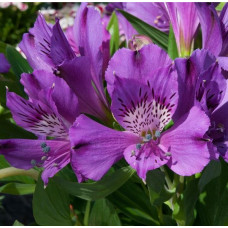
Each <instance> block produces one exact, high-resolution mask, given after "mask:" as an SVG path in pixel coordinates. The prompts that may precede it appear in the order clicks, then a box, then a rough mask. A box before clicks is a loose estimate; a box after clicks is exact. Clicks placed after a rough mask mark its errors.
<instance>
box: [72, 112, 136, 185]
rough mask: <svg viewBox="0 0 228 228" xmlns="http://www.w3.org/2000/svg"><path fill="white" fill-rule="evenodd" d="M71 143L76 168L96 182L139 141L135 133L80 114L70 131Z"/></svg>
mask: <svg viewBox="0 0 228 228" xmlns="http://www.w3.org/2000/svg"><path fill="white" fill-rule="evenodd" d="M70 140H71V145H72V147H73V149H72V167H73V169H74V170H75V172H76V173H80V174H82V175H83V176H84V177H86V178H89V179H93V180H96V181H97V180H99V179H101V177H102V176H103V175H104V174H105V173H106V172H107V171H108V170H109V169H110V167H111V166H112V165H113V164H114V163H116V162H117V161H118V160H120V159H121V158H122V157H123V152H124V150H125V149H126V148H127V147H128V146H129V145H131V144H135V143H137V142H139V140H140V139H139V137H137V136H135V135H134V134H132V133H129V132H120V131H116V130H113V129H109V128H107V127H105V126H103V125H100V124H98V123H96V122H95V121H93V120H91V119H89V118H88V117H86V116H84V115H81V116H79V117H78V118H77V120H76V121H75V124H74V125H73V127H72V128H71V129H70Z"/></svg>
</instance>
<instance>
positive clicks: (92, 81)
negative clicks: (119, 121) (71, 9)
mask: <svg viewBox="0 0 228 228" xmlns="http://www.w3.org/2000/svg"><path fill="white" fill-rule="evenodd" d="M66 34H67V36H68V39H69V42H68V40H67V38H66V36H65V34H64V32H63V31H62V29H61V27H60V25H59V21H58V20H57V21H56V23H55V25H49V24H47V23H46V21H45V19H44V18H43V16H42V15H39V16H38V18H37V20H36V22H35V24H34V27H33V28H32V29H30V30H29V33H26V34H24V36H23V40H22V42H21V43H20V45H19V46H20V48H21V49H22V51H23V52H24V53H25V55H26V57H27V59H28V62H29V63H30V65H31V66H32V67H33V68H34V69H45V70H48V71H50V72H54V74H56V75H57V76H59V77H62V78H63V79H64V80H65V81H66V82H67V83H68V85H69V86H70V87H71V89H72V90H73V91H74V93H75V94H76V95H77V97H78V101H79V106H80V110H81V112H82V113H86V114H90V115H93V116H95V117H97V118H99V119H100V120H102V121H103V122H108V120H109V118H110V111H109V104H108V102H107V100H106V96H105V93H104V88H103V79H104V72H105V70H106V68H107V64H108V61H109V39H108V36H107V31H106V32H105V31H104V27H103V25H102V21H101V16H100V14H99V12H98V11H97V10H95V9H94V8H93V7H88V6H87V4H86V3H82V4H81V6H80V8H79V9H78V12H77V16H76V18H75V23H74V26H73V29H72V28H71V29H69V30H68V32H67V33H66ZM95 34H96V35H95ZM70 44H71V45H70Z"/></svg>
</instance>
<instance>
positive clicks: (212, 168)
mask: <svg viewBox="0 0 228 228" xmlns="http://www.w3.org/2000/svg"><path fill="white" fill-rule="evenodd" d="M220 173H221V163H220V162H219V161H214V160H212V161H211V162H210V163H209V165H207V167H206V168H205V169H204V171H203V173H202V176H201V177H200V180H199V190H200V192H202V191H203V189H204V187H205V186H206V185H207V184H208V183H209V182H210V181H212V180H213V179H214V178H216V177H218V176H219V175H220Z"/></svg>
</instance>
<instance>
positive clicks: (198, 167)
mask: <svg viewBox="0 0 228 228" xmlns="http://www.w3.org/2000/svg"><path fill="white" fill-rule="evenodd" d="M209 126H210V120H209V118H208V117H207V115H206V114H205V113H204V112H203V111H202V110H201V109H200V108H198V107H193V108H192V109H191V110H190V112H189V113H188V114H186V115H185V116H184V117H183V118H182V120H180V121H179V122H177V123H176V124H175V126H174V127H172V128H170V129H169V130H168V131H166V132H164V133H163V135H162V136H161V139H160V148H161V149H163V151H165V152H167V153H170V156H171V157H170V161H169V163H168V165H169V167H170V168H171V169H172V170H173V171H174V172H175V173H177V174H179V175H182V176H190V175H193V174H195V173H198V172H201V171H202V169H203V168H204V167H205V166H206V165H207V164H208V162H209V161H210V153H209V149H208V145H207V141H206V140H203V138H204V135H205V133H206V132H207V130H208V128H209Z"/></svg>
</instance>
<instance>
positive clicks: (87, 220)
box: [84, 201, 91, 226]
mask: <svg viewBox="0 0 228 228" xmlns="http://www.w3.org/2000/svg"><path fill="white" fill-rule="evenodd" d="M90 207H91V201H88V202H87V204H86V210H85V216H84V226H88V225H89V214H90Z"/></svg>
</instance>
